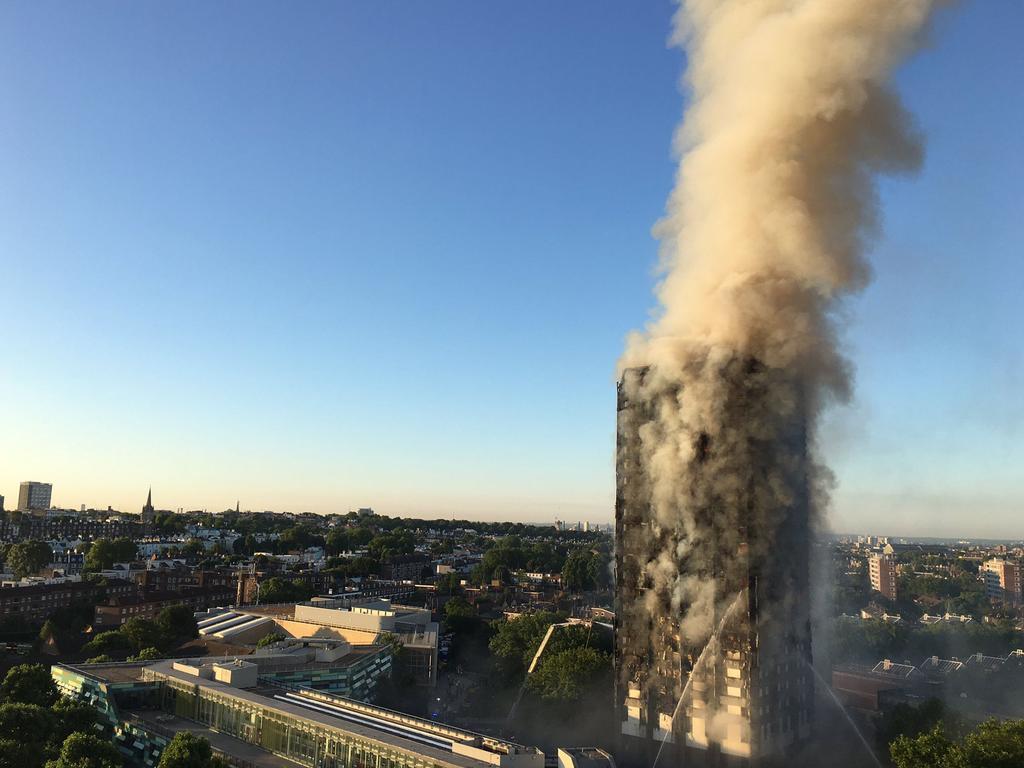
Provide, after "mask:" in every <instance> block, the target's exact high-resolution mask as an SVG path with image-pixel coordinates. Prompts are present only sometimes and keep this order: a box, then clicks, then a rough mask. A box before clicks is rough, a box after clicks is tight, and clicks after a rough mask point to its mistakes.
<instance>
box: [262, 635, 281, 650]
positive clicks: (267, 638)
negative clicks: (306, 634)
mask: <svg viewBox="0 0 1024 768" xmlns="http://www.w3.org/2000/svg"><path fill="white" fill-rule="evenodd" d="M282 640H284V635H283V634H281V633H280V632H268V633H267V634H265V635H264V636H263V637H261V638H260V639H259V640H258V641H256V647H257V648H265V647H267V646H268V645H273V644H274V643H279V642H281V641H282Z"/></svg>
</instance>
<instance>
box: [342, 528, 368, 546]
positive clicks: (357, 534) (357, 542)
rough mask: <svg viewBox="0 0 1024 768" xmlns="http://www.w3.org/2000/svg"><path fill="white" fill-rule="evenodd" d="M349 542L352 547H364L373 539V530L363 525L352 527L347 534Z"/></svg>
mask: <svg viewBox="0 0 1024 768" xmlns="http://www.w3.org/2000/svg"><path fill="white" fill-rule="evenodd" d="M348 540H349V543H350V544H351V545H352V547H353V548H355V547H365V546H366V545H367V544H369V543H370V542H371V541H373V531H372V530H371V529H369V528H367V527H365V526H360V527H359V528H353V529H352V530H351V531H349V534H348Z"/></svg>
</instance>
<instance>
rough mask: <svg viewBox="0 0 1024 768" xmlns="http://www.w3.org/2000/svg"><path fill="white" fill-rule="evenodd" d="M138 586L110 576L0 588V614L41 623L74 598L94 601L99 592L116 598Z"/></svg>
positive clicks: (72, 601) (4, 616) (71, 602)
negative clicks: (102, 583) (98, 582)
mask: <svg viewBox="0 0 1024 768" xmlns="http://www.w3.org/2000/svg"><path fill="white" fill-rule="evenodd" d="M136 591H137V588H136V586H135V585H134V584H132V583H131V582H129V581H119V580H111V581H109V582H108V583H107V584H106V585H105V586H98V585H96V584H94V583H93V582H89V581H69V582H65V583H63V584H32V585H29V586H24V587H3V588H0V618H5V619H8V618H16V617H21V618H23V619H24V620H25V621H27V622H28V623H30V624H42V623H43V622H44V621H46V619H47V618H48V617H49V616H50V615H51V614H52V613H53V612H54V611H56V610H57V609H58V608H66V607H68V606H70V605H72V604H74V603H77V602H89V603H92V602H94V601H95V600H96V599H97V598H99V597H100V596H102V595H106V596H107V597H108V598H110V599H113V600H117V599H125V598H128V597H130V596H132V595H134V594H135V593H136Z"/></svg>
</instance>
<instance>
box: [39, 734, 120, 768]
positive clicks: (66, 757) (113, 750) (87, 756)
mask: <svg viewBox="0 0 1024 768" xmlns="http://www.w3.org/2000/svg"><path fill="white" fill-rule="evenodd" d="M122 763H123V760H122V759H121V753H120V752H118V751H117V747H115V746H114V745H113V744H111V743H110V742H109V741H107V740H106V739H100V738H97V737H96V736H93V735H92V734H88V733H72V734H71V735H70V736H68V737H67V738H66V739H64V743H63V745H62V746H61V748H60V756H59V757H58V758H57V759H56V760H50V761H49V762H47V763H46V768H121V765H122Z"/></svg>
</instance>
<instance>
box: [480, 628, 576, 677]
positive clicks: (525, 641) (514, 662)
mask: <svg viewBox="0 0 1024 768" xmlns="http://www.w3.org/2000/svg"><path fill="white" fill-rule="evenodd" d="M557 621H559V617H558V614H555V613H550V612H548V611H539V612H538V613H528V614H526V615H524V616H520V617H518V618H516V619H510V620H506V619H501V620H499V621H496V622H494V623H493V624H492V625H491V626H492V627H493V629H494V634H493V635H492V636H491V640H490V642H489V643H488V647H489V648H490V649H491V653H493V654H494V655H495V656H497V657H498V658H499V659H501V668H502V670H503V671H504V673H505V676H506V678H507V679H509V680H512V679H516V678H519V677H522V675H523V674H524V673H525V672H526V668H527V666H528V665H529V663H530V661H531V659H532V658H533V655H534V654H535V653H536V652H537V648H538V647H540V643H541V640H543V639H544V634H545V633H546V632H547V629H548V627H549V626H551V625H552V624H554V623H556V622H557Z"/></svg>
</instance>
